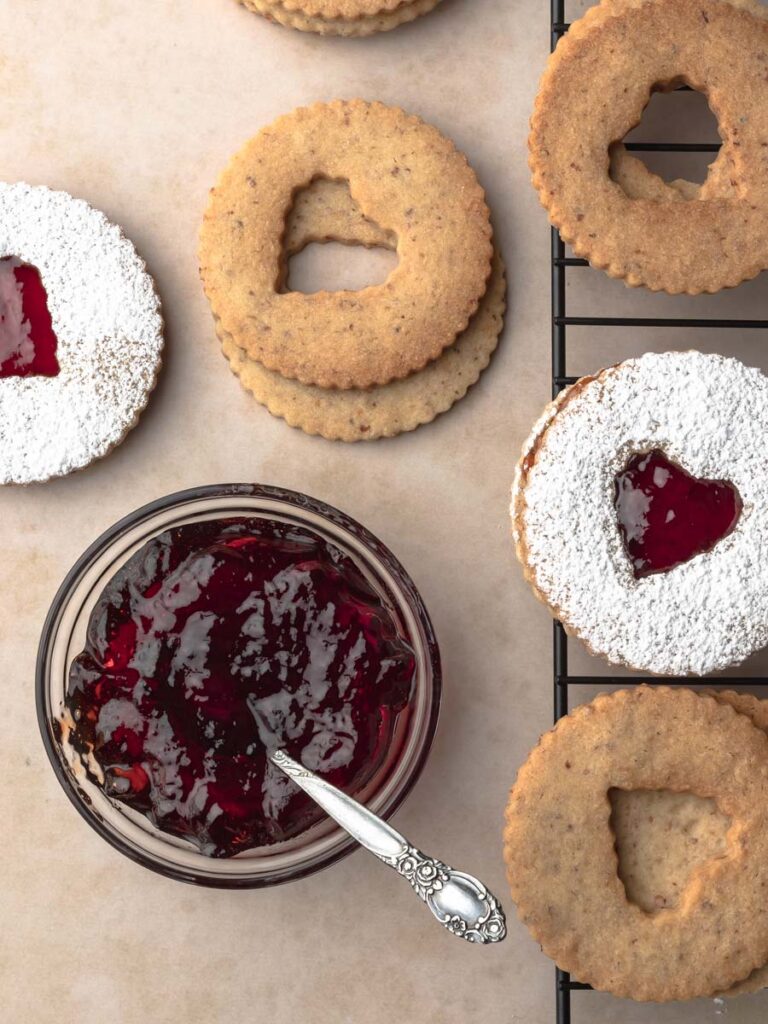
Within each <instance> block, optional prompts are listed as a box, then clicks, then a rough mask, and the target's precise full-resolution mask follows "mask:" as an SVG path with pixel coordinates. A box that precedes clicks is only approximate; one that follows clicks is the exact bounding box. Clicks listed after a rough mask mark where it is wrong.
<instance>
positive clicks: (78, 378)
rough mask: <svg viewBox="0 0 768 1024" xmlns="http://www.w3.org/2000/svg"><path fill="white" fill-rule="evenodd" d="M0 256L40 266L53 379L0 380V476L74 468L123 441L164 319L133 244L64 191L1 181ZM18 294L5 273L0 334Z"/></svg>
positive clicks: (145, 395)
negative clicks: (52, 346) (52, 348)
mask: <svg viewBox="0 0 768 1024" xmlns="http://www.w3.org/2000/svg"><path fill="white" fill-rule="evenodd" d="M0 257H2V258H3V261H4V263H5V266H6V267H7V268H11V267H17V266H27V267H30V268H36V270H37V272H39V279H38V280H39V281H40V282H41V284H42V288H43V289H44V299H41V300H40V301H41V302H45V304H46V305H47V310H48V313H49V314H50V328H51V329H52V331H53V335H55V339H54V344H55V364H56V370H55V371H54V372H53V373H52V375H38V374H34V375H26V376H20V375H16V373H15V372H14V375H10V376H5V375H3V376H2V379H0V483H21V484H28V483H32V482H37V481H44V480H48V479H50V478H51V477H56V476H63V475H64V474H66V473H71V472H72V471H74V470H77V469H82V468H83V467H84V466H86V465H88V463H90V462H92V461H94V460H95V459H99V458H102V457H103V456H104V455H106V454H107V453H108V452H109V451H110V450H111V449H112V448H114V447H115V445H117V444H119V443H120V441H122V439H123V438H124V437H125V435H126V434H127V433H128V431H129V430H130V429H131V428H132V427H133V426H134V425H135V424H136V422H137V420H138V418H139V415H140V413H141V411H142V410H143V409H144V407H145V405H146V404H147V401H148V399H149V395H150V393H151V391H152V389H153V388H154V385H155V379H156V376H157V373H158V370H159V368H160V359H161V353H162V348H163V324H162V317H161V314H160V304H159V300H158V297H157V294H156V292H155V288H154V284H153V281H152V278H151V277H150V276H149V274H148V273H147V268H146V265H145V263H144V261H143V260H142V259H141V257H140V256H139V255H138V254H137V253H136V250H135V249H134V247H133V245H132V244H131V243H130V242H129V241H128V239H127V238H125V236H124V235H123V233H122V232H121V230H120V228H118V227H116V226H115V225H114V224H111V223H110V222H109V221H108V220H107V219H106V217H105V216H104V214H103V213H100V212H98V211H97V210H94V209H93V208H91V207H90V206H88V205H87V204H86V203H85V202H83V201H82V200H80V199H73V198H72V196H70V195H68V194H67V193H66V192H54V191H51V190H50V189H47V188H44V187H39V186H36V187H32V186H29V185H26V184H23V183H20V184H13V185H8V184H4V183H0ZM14 273H15V271H14ZM9 289H10V291H9ZM14 301H17V299H16V296H15V294H14V290H13V286H12V282H11V281H10V280H6V283H5V284H4V286H3V294H2V295H0V307H2V309H3V314H4V329H7V325H8V322H9V318H11V319H12V314H13V308H12V306H13V302H14ZM9 303H10V305H9ZM17 313H18V310H17ZM17 319H18V322H19V325H20V328H21V329H23V330H27V331H28V330H29V329H30V323H31V321H30V320H29V319H27V320H24V321H22V320H21V319H20V317H19V318H17ZM2 333H3V332H2V331H0V334H2ZM6 341H7V339H6ZM56 371H57V372H56Z"/></svg>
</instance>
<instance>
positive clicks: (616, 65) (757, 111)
mask: <svg viewBox="0 0 768 1024" xmlns="http://www.w3.org/2000/svg"><path fill="white" fill-rule="evenodd" d="M766 52H768V20H767V19H766V18H765V17H764V16H763V15H761V14H758V13H756V11H755V8H754V5H753V4H751V3H748V4H736V3H731V2H727V0H704V2H703V3H699V2H698V0H645V2H618V0H609V2H608V3H602V4H599V5H597V7H595V8H592V9H590V10H589V11H588V12H587V14H586V15H585V16H584V17H583V18H582V19H580V21H578V22H576V23H575V24H574V25H573V26H572V27H571V29H570V31H569V32H568V33H567V34H566V35H565V36H564V37H563V38H562V39H561V41H560V43H559V44H558V46H557V49H556V50H555V53H554V54H553V55H552V57H551V58H550V63H549V65H548V67H547V70H546V72H545V74H544V77H543V79H542V82H541V87H540V90H539V95H538V97H537V100H536V105H535V109H534V113H533V118H532V121H531V135H530V163H531V169H532V171H533V182H534V185H535V187H536V189H537V190H538V193H539V198H540V199H541V202H542V204H543V205H544V206H545V207H546V209H547V211H548V213H549V216H550V219H551V221H552V223H553V224H554V225H555V226H556V227H557V228H558V229H559V230H560V234H561V236H562V237H563V239H564V240H565V241H566V242H567V243H569V244H570V245H571V246H572V247H573V250H574V252H575V253H576V254H577V255H579V256H583V257H585V258H586V259H588V260H589V261H590V263H592V264H593V265H594V266H597V267H600V268H602V269H604V270H606V271H607V273H608V274H610V275H611V276H612V277H619V278H623V279H624V280H625V281H626V283H627V284H629V285H633V286H634V285H645V286H646V287H648V288H650V289H651V290H655V291H657V290H664V291H667V292H670V293H673V294H674V293H679V292H687V293H689V294H698V293H700V292H715V291H718V290H719V289H720V288H725V287H733V286H734V285H737V284H739V283H740V282H741V281H744V280H746V279H748V278H750V277H754V276H755V275H756V274H758V273H760V271H761V270H763V269H765V268H766V267H768V176H767V175H766V173H765V160H766V158H765V145H764V144H765V142H766V141H768V78H766V68H765V66H764V65H765V53H766ZM586 82H588V83H589V86H590V87H589V88H585V87H584V85H585V83H586ZM682 82H686V83H688V84H689V85H691V86H692V87H693V88H696V89H698V90H700V91H702V92H705V93H706V94H707V95H708V96H709V99H710V102H711V105H712V107H713V109H714V110H716V111H717V116H718V119H719V130H720V134H721V136H722V138H723V147H722V150H721V153H720V155H719V157H718V159H717V160H716V162H715V168H714V170H713V172H712V173H711V174H710V176H709V178H708V179H707V181H706V182H705V183H704V184H703V185H702V186H701V187H700V188H698V189H696V188H695V186H694V187H693V193H691V190H689V189H687V188H686V186H688V185H689V183H683V186H682V189H681V187H680V185H679V183H674V184H673V185H672V186H666V185H665V183H663V182H661V179H658V177H657V176H655V175H651V174H650V172H648V171H647V170H645V169H644V170H641V169H640V168H639V167H638V166H637V164H639V161H636V160H635V158H632V157H629V155H628V154H625V153H622V151H621V150H619V151H618V152H619V156H618V162H619V163H620V164H623V165H624V169H623V172H622V168H621V167H620V168H619V171H618V173H617V170H616V163H617V156H616V151H615V150H614V153H613V162H614V172H613V173H614V177H617V178H618V179H619V180H622V178H623V177H626V176H627V175H628V176H630V177H631V179H632V180H633V182H635V185H634V187H633V188H630V190H629V191H630V194H629V195H628V194H627V192H626V191H625V190H624V189H623V188H622V187H621V185H620V184H617V182H616V181H614V180H612V178H611V176H610V174H609V148H610V147H611V146H612V145H613V144H614V143H615V142H616V140H618V139H622V138H623V137H624V136H625V135H626V133H627V131H629V130H630V129H631V128H632V127H633V126H634V125H635V124H637V123H638V122H639V121H640V118H641V115H642V111H643V108H644V106H645V105H646V103H647V101H648V98H649V96H650V93H651V91H653V90H654V89H655V88H659V87H661V88H672V87H674V86H676V85H677V84H680V83H682ZM627 166H628V168H629V169H627ZM654 179H655V180H654ZM638 180H639V181H640V186H639V187H638V186H637V181H638ZM676 186H677V187H676ZM675 192H678V193H681V192H682V193H683V196H682V197H683V198H690V196H691V194H695V196H696V201H690V202H688V203H687V204H686V205H685V206H683V205H682V204H681V203H680V202H678V201H674V200H675V199H676V198H677V197H676V196H675V195H674V193H675ZM686 192H688V194H687V195H686V194H685V193H686ZM670 199H672V200H673V201H672V202H670V201H669V200H670Z"/></svg>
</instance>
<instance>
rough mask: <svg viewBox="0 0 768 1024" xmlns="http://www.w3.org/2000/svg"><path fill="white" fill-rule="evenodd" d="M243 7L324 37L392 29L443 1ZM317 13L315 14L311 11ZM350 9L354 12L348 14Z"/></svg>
mask: <svg viewBox="0 0 768 1024" xmlns="http://www.w3.org/2000/svg"><path fill="white" fill-rule="evenodd" d="M238 2H239V3H241V4H242V5H243V7H247V8H248V10H250V11H253V12H254V13H255V14H261V15H263V16H264V17H265V18H268V19H269V20H270V21H276V22H278V23H279V24H280V25H286V26H287V27H288V28H296V29H298V30H299V31H300V32H316V33H317V34H318V35H321V36H370V35H374V33H376V32H389V31H390V30H391V29H393V28H397V27H398V25H404V24H405V23H406V22H409V21H414V20H415V19H416V18H418V17H420V16H421V15H422V14H428V13H429V11H431V10H433V8H435V7H437V5H438V4H439V3H440V0H374V2H373V3H367V2H366V0H357V2H354V3H351V4H343V3H337V2H336V0H326V2H325V3H322V2H321V3H313V2H312V0H298V3H297V2H296V0H294V2H289V0H238ZM310 11H311V12H314V13H310ZM346 11H349V12H353V13H345V12H346Z"/></svg>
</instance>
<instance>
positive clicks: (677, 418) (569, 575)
mask: <svg viewBox="0 0 768 1024" xmlns="http://www.w3.org/2000/svg"><path fill="white" fill-rule="evenodd" d="M766 432H768V379H766V378H765V377H764V376H763V375H762V374H761V373H760V372H759V371H758V370H754V369H750V368H748V367H746V366H744V364H743V363H740V362H739V361H738V360H735V359H731V358H726V357H724V356H718V355H704V354H702V353H700V352H666V353H663V354H655V353H649V354H647V355H644V356H641V357H640V358H638V359H629V360H627V361H626V362H624V363H620V364H618V365H617V366H613V367H609V368H608V369H606V370H602V371H601V372H600V373H599V374H598V375H597V376H596V377H584V378H582V379H581V380H579V381H578V382H577V383H576V384H574V385H572V387H570V388H567V389H566V390H565V391H563V392H562V393H561V394H560V395H559V396H558V398H557V399H556V401H555V402H553V403H551V404H550V405H549V406H548V407H547V409H546V410H545V412H544V414H543V415H542V417H541V418H540V420H539V422H538V423H537V424H536V425H535V427H534V429H533V432H532V434H531V436H530V437H529V439H528V440H527V441H526V443H525V445H524V446H523V452H522V456H521V459H520V462H519V463H518V467H517V471H516V475H515V482H514V485H513V490H512V507H511V514H512V524H513V535H514V539H515V543H516V548H517V554H518V558H519V559H520V562H521V563H522V565H523V569H524V572H525V575H526V578H527V579H528V581H529V583H530V584H531V585H532V587H533V589H534V592H535V593H536V595H537V596H538V597H539V598H540V599H541V600H542V601H544V602H545V603H546V604H547V605H548V607H549V608H550V610H551V611H552V613H553V615H555V617H557V618H558V619H560V620H561V621H562V622H563V624H564V626H565V628H566V629H567V630H568V632H569V633H571V634H572V635H575V636H578V637H580V638H581V639H582V640H583V641H584V643H585V644H586V645H587V647H588V648H589V649H590V650H591V651H592V652H593V653H595V654H600V655H602V656H603V657H605V658H607V659H608V660H609V661H611V662H613V663H615V664H624V665H628V666H630V667H632V668H634V669H637V670H640V671H648V672H654V673H657V674H660V675H689V674H693V675H704V674H705V673H707V672H713V671H716V670H718V669H722V668H725V667H727V666H728V665H735V664H738V663H739V662H741V661H743V660H744V659H745V658H746V657H748V656H749V655H750V654H752V653H753V652H754V651H756V650H758V649H760V648H761V647H764V646H765V645H766V643H768V575H766V572H765V570H764V566H762V565H761V562H760V558H761V555H762V552H763V551H764V550H765V544H766V541H767V540H768V473H766V471H765V454H764V445H763V440H762V439H763V437H764V436H765V434H766ZM653 449H661V450H662V451H663V452H664V453H665V454H666V456H667V457H668V458H669V459H671V460H672V461H674V462H675V463H676V464H677V465H678V466H681V467H682V468H683V469H684V470H686V471H687V472H688V473H690V474H691V475H692V476H694V477H696V478H698V479H705V480H710V481H714V480H722V481H730V482H731V483H732V484H733V485H734V486H735V487H736V488H737V490H738V492H739V495H740V499H741V512H740V515H739V518H738V521H737V522H736V525H735V528H734V529H733V530H732V532H730V533H728V534H727V535H726V536H724V537H723V538H722V539H721V540H719V541H718V542H717V543H716V544H715V545H714V546H713V547H712V548H711V549H710V550H707V551H705V552H704V553H701V554H697V555H695V556H694V557H691V558H690V559H689V560H688V561H685V562H683V563H682V564H678V565H676V566H675V567H674V568H672V569H670V570H668V571H665V572H657V573H655V574H653V575H646V576H645V577H644V578H640V579H638V578H635V575H634V573H633V567H632V563H631V561H630V558H629V557H628V555H627V552H626V550H625V547H624V543H623V541H622V537H621V534H620V531H619V528H618V521H617V513H616V508H615V504H614V502H615V495H616V477H617V475H618V474H619V473H621V472H622V471H623V470H624V468H625V466H626V465H627V463H628V461H629V459H630V458H631V457H632V456H634V455H635V454H636V453H642V452H648V451H652V450H653Z"/></svg>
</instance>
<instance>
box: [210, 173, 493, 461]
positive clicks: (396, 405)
mask: <svg viewBox="0 0 768 1024" xmlns="http://www.w3.org/2000/svg"><path fill="white" fill-rule="evenodd" d="M329 239H334V240H335V241H342V242H346V243H350V244H352V243H358V244H364V245H377V246H381V247H383V248H389V249H393V248H395V245H396V239H395V238H394V236H392V235H391V233H390V232H386V231H383V230H382V229H381V228H379V227H378V225H376V224H373V223H372V222H371V221H368V220H366V218H365V217H363V215H362V214H361V213H360V211H359V209H358V208H357V207H356V206H355V204H354V203H353V202H352V199H351V196H350V194H349V190H348V189H347V188H346V187H345V186H344V185H343V184H342V183H340V182H333V181H316V182H314V183H313V184H312V185H310V186H309V188H307V189H305V190H304V191H303V192H301V193H300V194H299V195H298V196H297V197H296V200H295V202H294V205H293V208H292V210H291V213H290V214H289V216H288V218H287V221H286V229H285V239H284V249H285V253H286V256H287V257H290V256H292V255H294V254H295V253H297V252H299V251H300V250H301V249H303V248H304V246H305V245H307V244H308V243H309V242H312V241H315V242H318V241H328V240H329ZM505 290H506V287H505V275H504V265H503V262H502V260H501V257H500V256H498V255H496V256H495V258H494V262H493V270H492V273H491V279H490V282H489V286H488V290H487V291H486V293H485V295H484V296H483V298H482V299H481V300H480V307H479V309H478V311H477V312H476V313H475V315H474V317H473V318H472V320H471V321H470V324H469V326H468V327H467V329H466V330H465V331H464V332H463V333H462V334H461V336H460V337H459V339H458V340H457V341H456V342H455V344H453V345H451V346H450V347H449V348H447V349H446V350H445V352H444V353H443V354H442V355H441V356H439V357H438V358H437V359H436V360H435V361H434V362H431V363H429V364H428V365H427V366H426V367H425V368H424V369H423V370H421V371H420V372H419V373H415V374H413V375H412V376H410V377H408V378H406V379H405V380H401V381H393V382H392V383H390V384H384V385H382V386H380V387H374V388H369V389H358V388H350V389H348V390H345V391H339V390H337V389H325V388H318V387H315V386H313V385H309V384H300V383H299V382H298V381H295V380H288V379H287V378H285V377H282V376H281V375H280V374H279V373H275V372H274V371H272V370H267V369H266V368H265V367H264V366H262V365H261V363H258V362H257V361H256V360H255V359H251V358H250V357H249V356H248V355H246V353H245V352H244V351H243V350H242V349H241V348H239V347H238V346H237V345H236V344H235V343H234V342H233V341H232V339H231V338H230V337H228V336H226V335H223V333H222V332H221V331H220V337H221V341H222V350H223V352H224V355H225V356H226V357H227V359H228V360H229V364H230V366H231V368H232V370H233V372H234V373H235V374H237V376H238V377H239V378H240V381H241V383H242V384H243V386H244V387H245V388H246V389H247V390H248V391H250V392H251V393H252V394H253V396H254V397H255V398H256V400H257V401H258V402H260V403H261V404H262V405H265V406H266V407H267V408H268V409H269V411H270V412H271V413H272V414H273V415H274V416H280V417H282V418H284V419H285V420H286V422H287V423H289V424H290V425H291V426H293V427H299V428H300V429H301V430H303V431H305V432H306V433H308V434H320V435H322V436H323V437H325V438H328V439H331V440H341V441H360V440H373V439H375V438H380V437H393V436H394V435H396V434H400V433H403V432H404V431H408V430H413V429H415V428H416V427H418V426H420V425H421V424H424V423H428V422H430V421H431V420H433V419H434V418H435V416H437V415H439V414H440V413H442V412H445V411H446V410H447V409H449V408H450V407H451V406H452V405H453V404H454V403H455V402H457V401H458V400H459V399H460V398H462V397H463V396H464V395H465V394H466V392H467V390H468V389H469V388H470V387H471V386H472V384H474V383H475V382H476V381H477V379H478V377H479V376H480V374H481V373H482V371H483V369H484V368H485V367H486V366H487V365H488V363H489V361H490V358H491V355H492V353H493V351H494V349H495V348H496V345H497V344H498V336H499V332H500V330H501V327H502V324H503V314H504V305H505V301H504V300H505Z"/></svg>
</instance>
